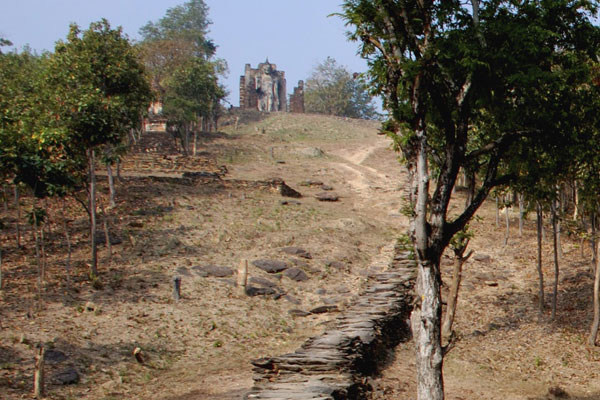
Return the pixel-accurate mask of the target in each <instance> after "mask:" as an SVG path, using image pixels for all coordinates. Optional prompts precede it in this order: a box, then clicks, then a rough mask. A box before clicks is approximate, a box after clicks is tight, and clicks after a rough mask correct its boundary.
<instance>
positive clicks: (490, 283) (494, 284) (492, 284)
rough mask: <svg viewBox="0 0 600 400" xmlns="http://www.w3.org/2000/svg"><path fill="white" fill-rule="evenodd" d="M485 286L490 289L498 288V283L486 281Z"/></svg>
mask: <svg viewBox="0 0 600 400" xmlns="http://www.w3.org/2000/svg"><path fill="white" fill-rule="evenodd" d="M485 284H486V285H488V286H491V287H496V286H498V282H491V281H487V282H485Z"/></svg>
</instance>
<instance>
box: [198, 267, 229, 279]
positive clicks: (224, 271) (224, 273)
mask: <svg viewBox="0 0 600 400" xmlns="http://www.w3.org/2000/svg"><path fill="white" fill-rule="evenodd" d="M192 270H193V271H194V272H195V273H196V274H197V275H200V276H202V277H209V276H210V277H215V278H226V277H228V276H233V273H234V271H233V269H232V268H229V267H222V266H219V265H204V266H201V267H200V266H195V267H192Z"/></svg>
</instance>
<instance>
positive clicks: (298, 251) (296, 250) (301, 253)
mask: <svg viewBox="0 0 600 400" xmlns="http://www.w3.org/2000/svg"><path fill="white" fill-rule="evenodd" d="M281 251H283V252H284V253H287V254H291V255H293V256H297V257H302V258H306V259H309V260H310V259H312V255H311V254H310V253H309V252H308V251H306V250H304V249H303V248H300V247H284V248H283V249H281Z"/></svg>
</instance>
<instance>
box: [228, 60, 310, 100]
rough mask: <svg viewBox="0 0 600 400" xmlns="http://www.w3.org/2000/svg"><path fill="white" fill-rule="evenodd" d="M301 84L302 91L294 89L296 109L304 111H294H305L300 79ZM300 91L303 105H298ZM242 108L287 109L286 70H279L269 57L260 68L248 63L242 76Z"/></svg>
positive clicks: (259, 65)
mask: <svg viewBox="0 0 600 400" xmlns="http://www.w3.org/2000/svg"><path fill="white" fill-rule="evenodd" d="M300 84H301V85H302V86H301V89H300V91H298V88H295V89H294V95H293V96H295V97H294V98H295V99H296V100H294V104H296V105H295V106H294V110H300V109H302V111H293V112H304V94H303V82H302V81H300ZM298 93H301V102H302V106H301V107H298V104H299V101H300V95H298ZM240 108H241V109H242V110H258V111H263V112H274V111H287V109H288V105H287V94H286V81H285V72H284V71H278V70H277V65H275V64H271V63H270V62H269V59H267V60H266V61H265V62H264V63H260V64H258V68H252V67H251V66H250V64H246V68H245V71H244V75H242V76H240ZM290 111H291V110H290Z"/></svg>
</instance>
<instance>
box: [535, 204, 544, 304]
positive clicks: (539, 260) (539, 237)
mask: <svg viewBox="0 0 600 400" xmlns="http://www.w3.org/2000/svg"><path fill="white" fill-rule="evenodd" d="M536 214H537V253H538V254H537V271H538V277H539V283H540V286H539V308H540V316H542V315H543V314H544V303H545V301H544V272H543V271H542V225H543V217H544V215H543V212H542V205H541V204H540V203H539V202H538V203H537V206H536Z"/></svg>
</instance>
